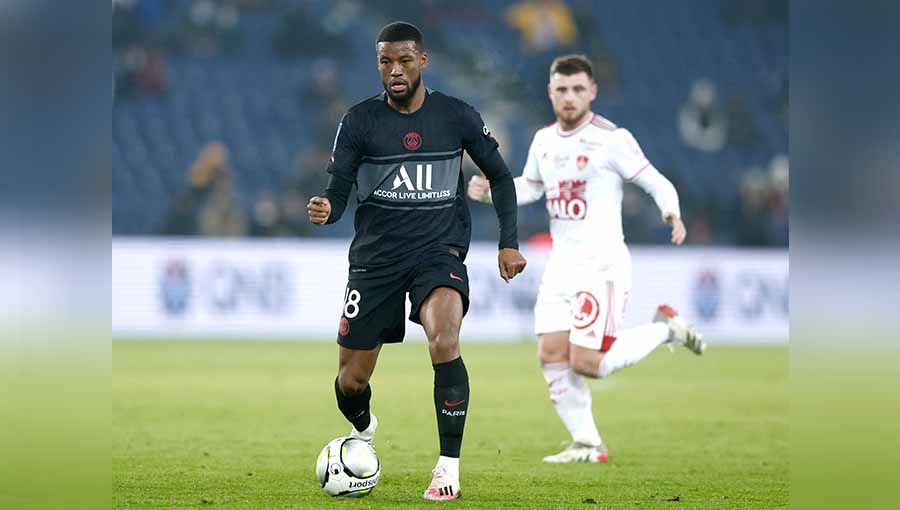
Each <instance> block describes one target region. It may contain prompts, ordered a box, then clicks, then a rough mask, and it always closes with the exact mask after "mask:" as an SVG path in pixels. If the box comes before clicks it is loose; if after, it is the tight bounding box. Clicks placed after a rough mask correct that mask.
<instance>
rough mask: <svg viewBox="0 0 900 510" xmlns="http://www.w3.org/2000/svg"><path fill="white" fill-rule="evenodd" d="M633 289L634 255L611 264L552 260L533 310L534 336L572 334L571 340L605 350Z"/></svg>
mask: <svg viewBox="0 0 900 510" xmlns="http://www.w3.org/2000/svg"><path fill="white" fill-rule="evenodd" d="M630 291H631V257H630V256H626V257H622V258H620V260H619V262H618V263H616V264H608V265H604V264H597V263H584V264H579V263H573V262H572V261H571V260H566V261H563V260H552V259H551V260H550V261H549V262H548V264H547V268H546V270H545V271H544V276H543V279H542V280H541V286H540V289H539V290H538V296H537V302H536V303H535V307H534V330H535V331H534V332H535V334H537V335H541V334H544V333H552V332H555V331H568V332H569V342H571V343H573V344H575V345H579V346H582V347H585V348H588V349H597V350H601V351H605V350H606V349H608V348H609V345H610V344H611V343H612V340H613V339H615V337H616V331H618V330H619V329H621V328H622V324H623V320H624V318H625V305H626V303H627V301H628V293H629V292H630ZM604 340H605V341H604Z"/></svg>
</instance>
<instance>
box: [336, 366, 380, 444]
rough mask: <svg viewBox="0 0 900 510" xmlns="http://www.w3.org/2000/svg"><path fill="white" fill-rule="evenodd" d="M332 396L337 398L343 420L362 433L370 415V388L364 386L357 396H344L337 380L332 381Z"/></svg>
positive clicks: (370, 419)
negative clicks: (345, 419)
mask: <svg viewBox="0 0 900 510" xmlns="http://www.w3.org/2000/svg"><path fill="white" fill-rule="evenodd" d="M334 395H335V396H336V397H337V404H338V409H340V410H341V413H343V414H344V418H347V421H349V422H350V423H352V424H353V428H355V429H356V430H358V431H360V432H362V431H363V430H366V428H368V427H369V422H370V421H372V415H371V414H370V413H369V401H370V400H371V399H372V387H371V386H368V385H367V386H366V389H365V390H363V392H362V393H359V394H357V395H350V396H348V395H344V392H342V391H341V386H340V385H339V384H338V380H337V378H335V380H334Z"/></svg>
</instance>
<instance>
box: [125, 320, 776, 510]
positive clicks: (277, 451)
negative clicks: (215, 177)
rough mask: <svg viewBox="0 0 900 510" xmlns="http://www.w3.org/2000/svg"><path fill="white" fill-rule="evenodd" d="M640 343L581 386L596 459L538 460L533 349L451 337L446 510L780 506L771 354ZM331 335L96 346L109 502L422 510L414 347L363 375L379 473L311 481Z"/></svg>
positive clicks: (421, 420)
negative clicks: (103, 367)
mask: <svg viewBox="0 0 900 510" xmlns="http://www.w3.org/2000/svg"><path fill="white" fill-rule="evenodd" d="M710 341H711V342H710V343H711V348H710V350H709V352H708V353H707V354H706V355H704V356H703V357H699V358H698V357H696V356H694V355H692V354H691V353H689V352H687V351H685V350H684V349H679V350H677V351H676V352H675V353H670V352H668V350H667V349H665V348H660V349H658V351H657V352H655V353H654V354H652V355H651V356H650V357H649V358H648V359H646V360H645V361H643V362H642V363H640V364H639V365H637V366H634V367H631V368H628V369H625V370H623V371H622V372H620V373H618V374H615V375H614V376H612V377H611V378H610V379H609V380H606V381H592V383H591V385H592V388H593V390H594V415H595V416H596V419H597V424H598V426H599V428H600V433H601V434H602V436H603V438H604V440H605V441H606V442H607V444H608V445H609V449H610V457H611V460H610V462H609V463H608V464H606V465H601V466H597V465H564V466H558V465H557V466H551V465H543V464H542V463H541V462H540V459H541V457H542V456H544V455H547V454H549V453H555V452H556V451H558V450H559V449H560V448H561V442H562V441H563V440H565V439H566V433H565V430H564V428H563V426H562V424H561V423H560V421H559V419H558V418H557V417H556V415H555V413H554V411H553V408H552V406H551V404H550V402H549V400H548V398H547V389H546V385H545V383H544V381H543V378H542V377H541V373H540V370H539V367H538V365H537V361H536V357H535V344H534V343H532V342H528V343H515V344H490V343H477V342H466V340H465V339H463V358H464V359H465V361H466V365H467V366H468V369H469V374H470V377H471V385H472V395H471V404H470V407H469V413H470V416H469V418H468V422H467V426H466V435H465V439H464V442H463V452H462V454H463V457H462V460H461V471H462V479H461V484H462V494H463V496H462V498H461V499H460V500H459V501H457V502H454V503H450V504H449V505H447V506H453V507H454V508H459V509H462V508H478V509H495V508H496V509H501V508H502V509H504V510H508V509H509V508H510V507H516V508H597V509H626V508H627V509H634V508H645V509H646V508H678V509H707V508H729V509H772V508H781V507H786V506H787V503H788V460H787V453H786V452H787V438H788V424H787V415H788V397H787V377H788V348H787V346H770V347H738V346H728V347H725V346H717V345H715V339H714V338H711V339H710ZM336 369H337V346H336V345H335V344H334V343H332V342H280V343H279V342H250V341H248V342H235V341H228V342H215V341H193V342H186V341H178V342H161V341H131V340H129V341H116V342H114V343H113V381H112V389H113V405H112V411H113V473H112V481H113V501H112V503H113V507H114V508H173V507H175V508H194V507H198V508H201V507H202V508H215V507H218V508H241V509H259V508H266V509H274V508H311V509H313V508H315V509H318V508H372V509H382V508H383V509H388V508H390V509H397V508H425V507H431V506H432V504H426V503H427V502H425V501H423V500H422V499H421V493H422V490H423V489H424V488H425V486H426V485H427V484H428V482H429V480H430V470H431V468H432V467H433V465H434V461H435V459H436V458H437V431H436V425H435V416H434V409H433V399H432V378H433V372H432V369H431V365H430V362H429V359H428V353H427V349H426V346H425V345H424V343H421V342H415V343H409V344H404V345H388V346H386V347H385V348H383V349H382V353H381V359H380V361H379V365H378V368H377V369H376V371H375V375H374V377H373V379H372V387H373V400H372V405H373V411H374V412H375V414H376V415H377V416H378V418H379V421H380V423H381V427H380V429H379V432H378V435H377V436H376V440H375V446H376V449H377V451H378V454H379V456H380V458H381V461H382V479H381V481H380V483H379V485H378V487H377V488H376V489H375V491H374V493H373V494H372V495H371V496H369V497H367V498H364V499H361V500H334V499H329V498H328V497H327V496H325V495H324V494H323V493H322V492H321V491H320V490H319V487H318V484H317V482H316V477H315V472H314V464H315V459H316V455H317V454H318V452H319V450H320V449H321V447H322V446H323V445H324V444H325V443H326V442H327V441H328V440H330V439H332V438H334V437H337V436H339V435H344V434H346V433H347V432H348V431H349V425H348V424H347V423H346V422H345V421H344V419H343V417H342V416H341V415H340V413H339V412H338V410H337V409H336V406H335V403H334V393H333V391H334V390H333V381H334V376H335V372H336Z"/></svg>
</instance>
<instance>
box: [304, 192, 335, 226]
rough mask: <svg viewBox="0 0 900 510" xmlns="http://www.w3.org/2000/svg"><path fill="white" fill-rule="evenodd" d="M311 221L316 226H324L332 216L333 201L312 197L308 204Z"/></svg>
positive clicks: (307, 208)
mask: <svg viewBox="0 0 900 510" xmlns="http://www.w3.org/2000/svg"><path fill="white" fill-rule="evenodd" d="M306 211H307V212H308V213H309V221H310V222H312V223H313V224H315V225H324V224H325V222H326V221H328V217H329V216H331V201H330V200H328V199H327V198H325V197H312V198H310V199H309V203H308V204H306Z"/></svg>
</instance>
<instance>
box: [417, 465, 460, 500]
mask: <svg viewBox="0 0 900 510" xmlns="http://www.w3.org/2000/svg"><path fill="white" fill-rule="evenodd" d="M452 471H454V470H453V469H452V468H451V467H450V466H446V465H438V466H437V467H435V468H434V470H433V471H432V472H431V475H432V477H431V485H429V486H428V488H427V489H425V493H424V494H422V497H423V498H425V499H427V500H429V501H449V500H451V499H456V498H458V497H459V472H458V471H457V472H455V473H454V472H452Z"/></svg>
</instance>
